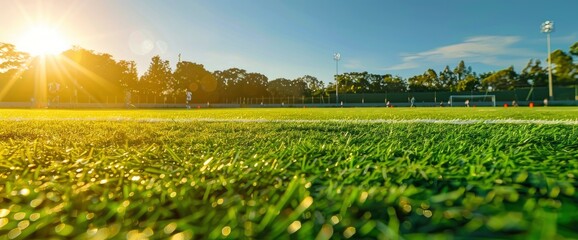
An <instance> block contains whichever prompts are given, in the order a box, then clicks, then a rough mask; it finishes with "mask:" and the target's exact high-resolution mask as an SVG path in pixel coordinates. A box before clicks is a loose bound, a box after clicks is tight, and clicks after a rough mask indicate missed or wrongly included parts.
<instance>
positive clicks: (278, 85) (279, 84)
mask: <svg viewBox="0 0 578 240" xmlns="http://www.w3.org/2000/svg"><path fill="white" fill-rule="evenodd" d="M290 88H291V80H289V79H286V78H277V79H275V80H273V81H270V82H269V84H268V85H267V91H268V92H269V94H271V96H272V97H274V98H285V97H288V96H290V95H291V93H290V90H289V89H290Z"/></svg>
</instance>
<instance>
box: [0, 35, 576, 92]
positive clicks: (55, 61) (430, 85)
mask: <svg viewBox="0 0 578 240" xmlns="http://www.w3.org/2000/svg"><path fill="white" fill-rule="evenodd" d="M576 57H578V42H576V43H574V44H573V45H572V46H571V47H570V48H569V51H568V52H564V51H562V50H555V51H553V52H552V53H551V58H552V59H551V60H552V66H553V83H554V85H557V86H561V85H574V84H578V63H576V62H575V61H574V58H576ZM336 79H337V82H338V88H339V89H338V91H339V93H384V92H385V93H387V92H391V93H393V92H426V91H445V92H471V91H486V90H487V89H489V88H490V89H492V90H495V91H500V90H512V89H514V88H523V87H530V86H536V87H541V86H547V85H548V68H547V64H543V63H542V61H540V60H539V59H530V60H529V62H528V64H527V65H526V66H525V67H524V68H523V69H522V70H521V71H520V72H516V71H515V70H514V67H513V66H510V67H508V68H505V69H502V70H499V71H494V72H486V73H481V74H478V73H476V72H474V71H473V70H472V68H471V67H470V66H467V65H466V63H465V62H464V61H460V62H458V63H457V65H456V66H455V67H453V68H452V67H450V66H446V67H445V68H444V69H443V70H442V71H440V72H437V71H435V70H434V69H427V70H426V71H425V72H424V73H423V74H420V75H416V76H412V77H409V78H407V79H404V78H402V77H400V76H394V75H392V74H374V73H368V72H347V73H342V74H339V75H337V76H336ZM51 83H58V86H60V87H59V89H58V94H59V97H61V98H62V99H63V100H62V101H77V102H99V103H105V102H112V101H115V102H122V101H124V100H123V99H122V98H124V97H126V96H127V95H128V96H131V98H132V99H133V101H135V99H138V101H139V102H157V103H158V102H163V101H164V102H166V101H169V102H171V101H175V102H179V103H180V102H183V101H184V98H185V92H186V91H191V92H192V93H193V96H194V98H193V101H194V102H213V103H219V102H220V103H224V102H227V103H228V102H239V101H242V99H248V98H250V99H259V98H262V99H263V98H273V99H274V98H277V99H282V98H302V97H318V98H323V97H328V96H330V95H331V94H335V90H336V89H335V82H332V83H329V84H328V85H326V84H325V83H324V82H323V81H320V80H319V79H317V78H316V77H314V76H310V75H305V76H302V77H299V78H296V79H286V78H277V79H271V80H270V79H269V78H268V77H267V76H265V75H263V74H261V73H256V72H248V71H247V70H244V69H239V68H229V69H226V70H218V71H214V72H210V71H208V70H207V69H205V67H204V66H203V65H202V64H199V63H194V62H190V61H179V62H178V63H177V64H176V67H175V69H172V68H171V65H170V62H169V61H168V60H163V59H162V58H161V57H160V56H158V55H157V56H154V57H152V58H151V62H150V64H149V66H148V69H147V71H146V72H145V73H144V74H142V75H141V76H138V71H137V68H136V64H135V62H134V61H126V60H115V59H114V58H113V56H112V55H110V54H106V53H97V52H94V51H92V50H87V49H83V48H81V47H73V48H71V49H69V50H67V51H64V52H62V53H61V54H59V55H57V56H52V57H50V56H38V57H31V56H30V55H29V54H27V53H25V52H19V51H17V50H16V48H15V46H14V45H13V44H8V43H0V85H1V86H2V88H1V90H0V101H20V102H21V101H30V100H31V99H39V100H40V99H47V98H50V97H51V96H50V95H51V94H53V93H51V92H47V86H49V85H50V84H51ZM113 98H114V99H113Z"/></svg>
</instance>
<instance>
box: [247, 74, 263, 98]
mask: <svg viewBox="0 0 578 240" xmlns="http://www.w3.org/2000/svg"><path fill="white" fill-rule="evenodd" d="M268 81H269V79H268V78H267V76H265V75H263V74H261V73H248V74H247V75H246V76H245V78H244V79H243V80H242V81H241V93H242V97H247V98H262V97H268V96H269V94H268V92H267V83H268Z"/></svg>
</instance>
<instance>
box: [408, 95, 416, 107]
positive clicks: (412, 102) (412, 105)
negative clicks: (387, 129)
mask: <svg viewBox="0 0 578 240" xmlns="http://www.w3.org/2000/svg"><path fill="white" fill-rule="evenodd" d="M409 102H410V104H411V105H409V107H415V105H414V103H415V98H414V97H411V99H410V100H409Z"/></svg>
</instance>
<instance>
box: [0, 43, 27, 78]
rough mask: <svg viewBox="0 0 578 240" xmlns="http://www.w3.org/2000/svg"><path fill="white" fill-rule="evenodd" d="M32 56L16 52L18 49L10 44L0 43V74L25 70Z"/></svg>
mask: <svg viewBox="0 0 578 240" xmlns="http://www.w3.org/2000/svg"><path fill="white" fill-rule="evenodd" d="M29 58H30V55H28V53H25V52H19V51H16V47H15V46H14V45H12V44H9V43H0V73H4V72H7V71H10V70H15V69H24V68H25V67H26V66H25V64H26V60H28V59H29Z"/></svg>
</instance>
